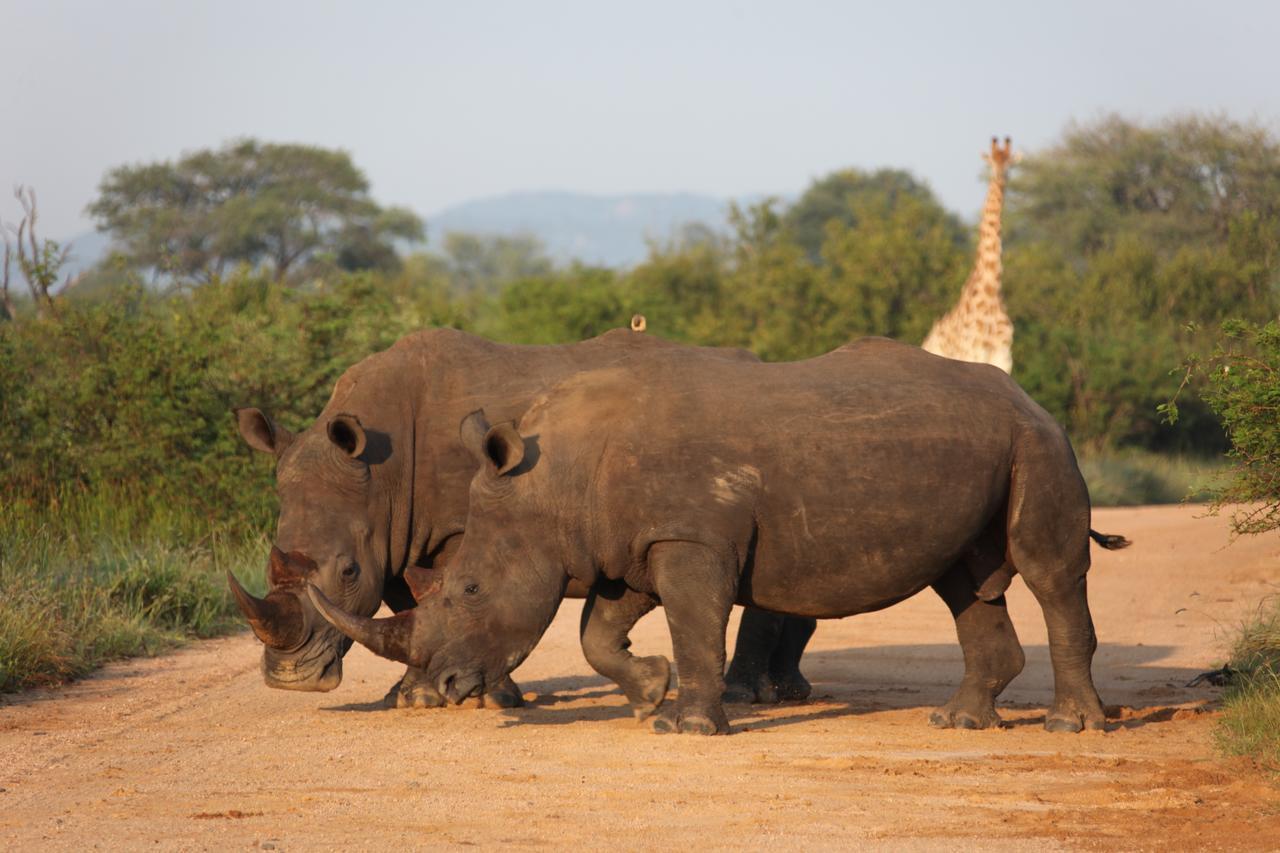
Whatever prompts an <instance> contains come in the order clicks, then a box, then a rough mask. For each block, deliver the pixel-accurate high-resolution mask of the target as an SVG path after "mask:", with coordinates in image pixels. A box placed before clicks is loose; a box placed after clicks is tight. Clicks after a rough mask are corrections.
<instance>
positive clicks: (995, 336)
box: [922, 136, 1014, 373]
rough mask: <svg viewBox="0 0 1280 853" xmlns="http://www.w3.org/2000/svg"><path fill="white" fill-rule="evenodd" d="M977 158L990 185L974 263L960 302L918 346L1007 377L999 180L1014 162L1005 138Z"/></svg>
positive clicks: (1009, 343) (1009, 344)
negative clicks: (983, 164) (987, 167)
mask: <svg viewBox="0 0 1280 853" xmlns="http://www.w3.org/2000/svg"><path fill="white" fill-rule="evenodd" d="M982 159H983V160H985V161H986V162H987V163H988V164H989V165H990V166H991V182H990V184H989V185H988V187H987V201H986V204H984V205H983V206H982V220H981V222H980V224H979V226H978V258H977V261H976V262H975V263H974V265H973V272H971V273H969V280H968V281H966V282H965V285H964V289H963V290H962V291H960V300H959V301H958V302H957V303H956V304H955V307H953V308H952V309H951V310H950V311H948V312H947V313H946V314H945V315H944V316H943V317H942V319H941V320H938V321H937V322H936V323H934V324H933V328H932V329H930V330H929V335H928V336H927V337H926V338H925V339H924V344H922V346H923V347H924V349H925V350H926V351H928V352H931V353H933V354H934V355H942V356H946V357H947V358H954V359H959V360H960V361H976V362H980V363H985V364H992V365H995V366H996V367H998V368H1000V369H1001V370H1003V371H1004V372H1005V373H1011V372H1013V323H1012V322H1011V321H1010V320H1009V315H1008V314H1006V313H1005V310H1004V301H1003V300H1002V299H1001V298H1000V273H1001V269H1002V268H1001V265H1000V212H1001V209H1002V208H1003V206H1004V183H1005V177H1006V175H1007V174H1008V171H1009V167H1010V166H1011V165H1012V164H1013V161H1014V158H1013V156H1012V149H1011V146H1010V144H1009V137H1007V136H1006V137H1005V138H1004V146H1003V147H1001V145H1000V143H999V142H998V141H997V140H996V138H995V137H992V138H991V152H990V153H989V154H983V155H982Z"/></svg>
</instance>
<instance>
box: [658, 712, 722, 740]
mask: <svg viewBox="0 0 1280 853" xmlns="http://www.w3.org/2000/svg"><path fill="white" fill-rule="evenodd" d="M653 730H654V732H656V733H657V734H660V735H666V734H675V733H677V732H679V733H680V734H686V735H690V734H692V735H718V734H728V732H729V721H728V720H727V719H723V720H721V721H719V722H717V721H716V720H713V719H712V718H711V717H708V716H705V715H703V714H678V713H675V712H668V713H666V714H660V715H658V716H657V717H654V718H653Z"/></svg>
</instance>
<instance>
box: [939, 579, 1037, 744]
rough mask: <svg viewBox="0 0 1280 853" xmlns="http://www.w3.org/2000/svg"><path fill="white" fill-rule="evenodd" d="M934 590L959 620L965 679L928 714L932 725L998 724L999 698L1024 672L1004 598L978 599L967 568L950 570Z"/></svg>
mask: <svg viewBox="0 0 1280 853" xmlns="http://www.w3.org/2000/svg"><path fill="white" fill-rule="evenodd" d="M933 589H934V591H935V592H937V593H938V595H940V596H941V597H942V600H943V601H945V602H946V603H947V607H948V608H950V610H951V615H952V617H953V618H954V619H955V620H956V636H957V637H958V638H959V640H960V649H961V651H963V652H964V680H963V681H962V682H960V688H959V689H958V690H956V692H955V695H954V696H952V697H951V699H950V700H949V701H948V702H947V704H945V705H943V706H942V707H941V708H938V709H937V710H935V711H934V712H933V713H932V714H931V715H930V716H929V722H930V723H932V724H933V725H935V726H938V727H940V728H959V729H985V728H989V727H991V726H998V725H1000V715H999V714H998V713H997V712H996V697H997V696H999V695H1000V693H1001V692H1002V691H1003V690H1004V689H1005V687H1007V686H1008V685H1009V682H1010V681H1013V679H1014V678H1015V677H1016V676H1017V675H1018V673H1020V672H1022V665H1023V663H1024V661H1025V656H1024V655H1023V652H1022V645H1021V644H1020V643H1019V642H1018V634H1017V632H1016V631H1014V629H1013V622H1011V621H1009V611H1008V609H1007V608H1006V607H1005V600H1004V596H1003V595H1002V596H1000V597H999V598H997V599H995V600H993V601H983V600H981V599H980V598H978V596H977V594H976V592H975V590H974V584H973V578H972V577H971V575H970V573H969V571H968V569H967V568H966V567H964V566H957V567H955V568H953V569H951V570H950V571H949V572H947V573H946V574H945V575H943V576H942V578H940V579H939V580H938V581H937V583H935V584H934V585H933Z"/></svg>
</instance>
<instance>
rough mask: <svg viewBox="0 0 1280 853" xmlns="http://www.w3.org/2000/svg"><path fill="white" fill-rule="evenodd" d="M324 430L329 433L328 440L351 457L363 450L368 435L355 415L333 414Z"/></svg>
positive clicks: (353, 457)
mask: <svg viewBox="0 0 1280 853" xmlns="http://www.w3.org/2000/svg"><path fill="white" fill-rule="evenodd" d="M326 431H327V432H328V434H329V440H330V441H332V442H333V443H334V444H335V445H337V447H338V449H339V450H341V451H342V452H343V453H345V454H347V455H348V456H350V457H351V458H352V459H355V458H356V457H357V456H359V455H360V454H361V453H363V452H364V447H365V444H366V442H367V441H368V437H367V436H366V435H365V431H364V427H363V426H362V425H361V424H360V419H359V418H357V417H356V416H355V415H345V414H341V415H334V416H333V418H332V419H330V421H329V425H328V427H326Z"/></svg>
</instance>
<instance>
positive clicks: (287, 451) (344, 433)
mask: <svg viewBox="0 0 1280 853" xmlns="http://www.w3.org/2000/svg"><path fill="white" fill-rule="evenodd" d="M659 354H660V355H661V356H662V358H663V363H664V364H669V363H670V364H679V363H681V362H683V361H686V360H688V361H707V360H717V361H719V360H730V361H755V360H756V359H755V356H753V355H752V354H751V353H749V352H747V351H745V350H730V349H713V348H703V347H689V346H683V345H679V344H675V343H671V342H669V341H664V340H662V339H661V338H657V337H654V336H652V335H647V334H637V333H635V332H632V331H628V330H621V329H619V330H614V331H611V332H607V333H605V334H604V335H601V336H600V337H597V338H594V339H592V340H588V341H584V342H582V343H578V344H571V345H565V346H506V345H502V344H496V343H492V342H490V341H487V340H484V339H483V338H478V337H476V336H474V335H469V334H465V333H463V332H459V331H455V330H452V329H433V330H428V331H423V332H419V333H417V334H413V335H410V336H408V337H406V338H404V339H403V340H401V341H399V342H398V343H396V344H395V345H394V346H392V347H391V348H390V349H388V350H386V351H385V352H381V353H378V354H375V355H373V356H370V357H369V358H367V359H365V360H363V361H361V362H360V363H359V364H357V365H355V366H353V367H352V368H350V369H349V370H347V371H346V372H345V373H344V374H343V375H342V377H341V378H340V379H339V380H338V382H337V384H336V386H335V388H334V391H333V395H332V397H331V398H330V400H329V403H328V404H327V405H326V406H325V408H324V411H322V412H321V413H320V416H319V417H318V418H317V419H316V421H315V423H314V424H312V426H311V427H310V428H309V429H307V430H305V431H304V432H302V433H300V434H298V435H296V436H295V435H292V434H290V433H289V432H288V431H286V430H285V429H283V428H281V427H280V426H279V425H277V424H275V423H274V422H273V421H272V420H271V419H270V418H269V417H267V416H266V415H264V414H263V413H262V412H260V411H259V410H257V409H252V408H245V409H239V410H237V413H236V414H237V418H238V423H239V429H240V433H241V435H242V436H243V438H244V440H245V441H246V442H247V443H248V444H249V446H250V447H253V448H255V449H257V450H260V451H263V452H266V453H270V454H272V455H274V456H275V458H276V460H277V462H276V482H277V491H278V493H279V497H280V518H279V523H278V527H277V533H276V539H275V544H274V547H273V548H272V551H271V559H270V564H269V572H268V575H269V581H270V587H271V588H270V591H269V592H268V594H267V596H266V597H265V598H261V599H260V598H255V597H254V596H252V595H251V594H249V593H248V592H247V591H245V590H244V588H243V587H242V586H241V585H240V584H239V583H238V582H237V581H236V580H235V578H234V577H231V576H229V578H228V579H229V581H230V583H231V588H232V590H233V592H234V593H235V595H236V599H237V601H238V602H239V604H240V607H241V609H242V610H243V611H244V614H245V616H246V617H247V618H248V620H249V623H250V625H251V626H252V627H253V629H254V632H255V633H256V634H257V636H258V638H259V639H260V640H261V641H262V642H263V643H264V644H265V650H264V653H263V662H262V671H263V676H264V678H265V680H266V683H267V684H268V685H270V686H272V687H278V688H284V689H290V690H331V689H333V688H334V687H336V686H337V685H338V684H339V683H340V682H341V680H342V656H343V654H345V652H346V651H347V649H348V648H349V646H350V642H349V641H348V640H347V638H346V637H344V636H342V635H341V634H340V633H338V632H337V631H335V630H333V629H332V628H331V627H330V626H329V625H328V624H327V623H325V621H324V620H323V619H319V618H317V617H316V615H315V613H314V610H313V608H312V606H311V603H310V601H309V600H308V599H307V597H306V595H305V594H303V584H304V582H308V581H309V582H310V583H313V584H316V585H317V586H319V587H320V588H321V589H322V590H324V591H325V593H326V594H327V595H328V596H329V597H330V598H332V599H333V600H334V601H338V602H341V604H342V606H343V607H345V608H346V609H347V610H350V611H352V612H354V613H359V614H362V615H372V614H373V613H374V612H375V611H376V610H377V609H378V607H379V605H380V604H381V603H382V602H384V601H385V602H386V603H387V604H388V605H390V606H391V608H392V609H393V610H396V611H403V610H406V609H408V608H411V607H413V605H414V598H413V596H412V594H411V584H413V583H416V584H417V585H418V586H419V587H422V588H429V587H430V586H431V585H432V584H434V583H438V582H439V577H438V576H439V575H440V574H441V573H442V572H441V570H442V568H443V567H444V566H445V565H446V564H447V563H448V561H449V559H450V557H451V556H452V554H453V553H454V552H455V551H456V550H457V548H458V545H459V543H460V542H461V541H462V534H463V530H464V524H465V521H466V515H467V489H468V486H469V484H470V482H471V477H472V474H473V473H474V466H475V463H474V460H473V458H472V457H471V455H470V453H469V452H468V451H467V450H466V449H465V448H464V447H463V446H462V444H461V442H460V441H459V438H458V423H459V421H460V420H461V419H462V418H463V417H464V416H465V415H466V414H467V413H468V412H470V411H472V410H473V409H476V408H478V407H481V406H483V407H486V408H487V409H488V410H489V411H491V412H493V413H494V415H495V416H497V417H500V418H514V417H517V416H518V415H519V414H520V413H521V412H523V411H524V409H525V408H526V407H527V406H528V404H529V402H530V401H531V400H532V399H533V398H534V397H535V396H536V395H537V394H538V393H540V392H542V391H545V390H546V389H547V388H549V387H551V386H552V385H553V384H554V383H555V382H557V381H559V380H561V379H563V378H565V377H567V376H570V375H572V374H575V373H578V372H580V371H582V370H585V369H590V368H600V367H609V366H611V365H619V364H622V363H624V362H630V361H633V360H635V361H643V360H646V359H648V358H651V357H655V356H656V355H659ZM569 592H570V593H571V594H577V595H584V594H585V592H586V590H585V588H573V587H571V588H570V590H569ZM813 626H814V623H813V621H812V620H805V619H786V620H784V619H783V618H782V617H779V616H774V615H772V614H766V613H761V612H758V611H752V612H748V613H747V614H745V615H744V619H743V627H742V636H741V639H740V643H741V647H742V648H741V652H740V653H739V655H738V656H737V658H736V659H735V666H734V672H733V673H731V681H732V682H733V685H734V686H733V691H734V692H733V693H732V694H731V697H732V698H737V699H740V700H748V701H749V700H752V699H757V698H758V699H760V700H761V701H777V700H778V699H779V698H803V697H804V696H806V695H808V692H809V684H808V682H807V681H806V680H805V679H804V677H803V676H802V675H801V674H800V670H799V660H800V656H801V654H802V653H803V651H804V645H805V642H806V641H807V640H808V638H809V636H810V635H811V634H812V633H813ZM629 627H630V626H629V625H628V626H627V627H626V628H623V629H622V631H621V633H619V632H618V631H617V630H615V629H614V627H613V626H612V625H611V624H610V623H607V622H597V623H593V625H591V626H586V625H585V624H584V634H583V650H584V652H585V653H586V655H587V657H588V658H589V659H597V658H600V657H601V656H604V657H605V658H608V659H612V658H611V656H612V655H615V654H621V653H623V652H625V649H626V646H627V639H626V630H627V629H629ZM588 628H589V630H588ZM637 665H643V666H644V667H647V670H646V671H647V672H648V674H649V678H648V681H647V683H646V687H645V690H644V691H642V693H641V694H639V695H637V696H633V697H631V698H632V699H633V701H635V702H636V703H637V705H638V706H639V705H640V704H642V703H643V702H644V701H646V700H644V699H643V698H642V697H643V696H648V697H649V699H648V700H647V701H649V702H652V703H653V704H654V705H655V706H656V703H657V702H660V701H661V698H662V695H663V694H664V693H665V691H666V682H667V672H668V664H667V661H666V659H665V658H661V657H654V658H647V659H645V660H644V661H642V662H641V664H637ZM418 675H419V673H417V672H416V671H415V670H413V669H412V668H411V669H410V670H409V671H408V673H406V676H405V678H404V679H402V680H401V682H400V683H399V684H398V685H397V686H396V687H395V688H393V689H392V691H391V692H390V693H389V694H388V699H389V700H392V701H395V703H396V704H398V705H401V706H406V705H409V706H434V705H440V704H443V700H442V699H441V698H440V697H439V695H438V694H437V693H436V692H435V690H434V689H433V688H432V686H431V685H430V683H429V682H426V681H424V680H422V679H421V678H420V677H418ZM490 685H491V687H490V691H489V696H488V700H489V701H493V702H495V703H496V704H498V705H505V706H510V705H515V704H519V702H520V691H519V689H518V688H517V687H516V686H515V685H514V684H513V683H511V681H510V679H504V680H502V681H500V682H490ZM659 685H660V686H659Z"/></svg>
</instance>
